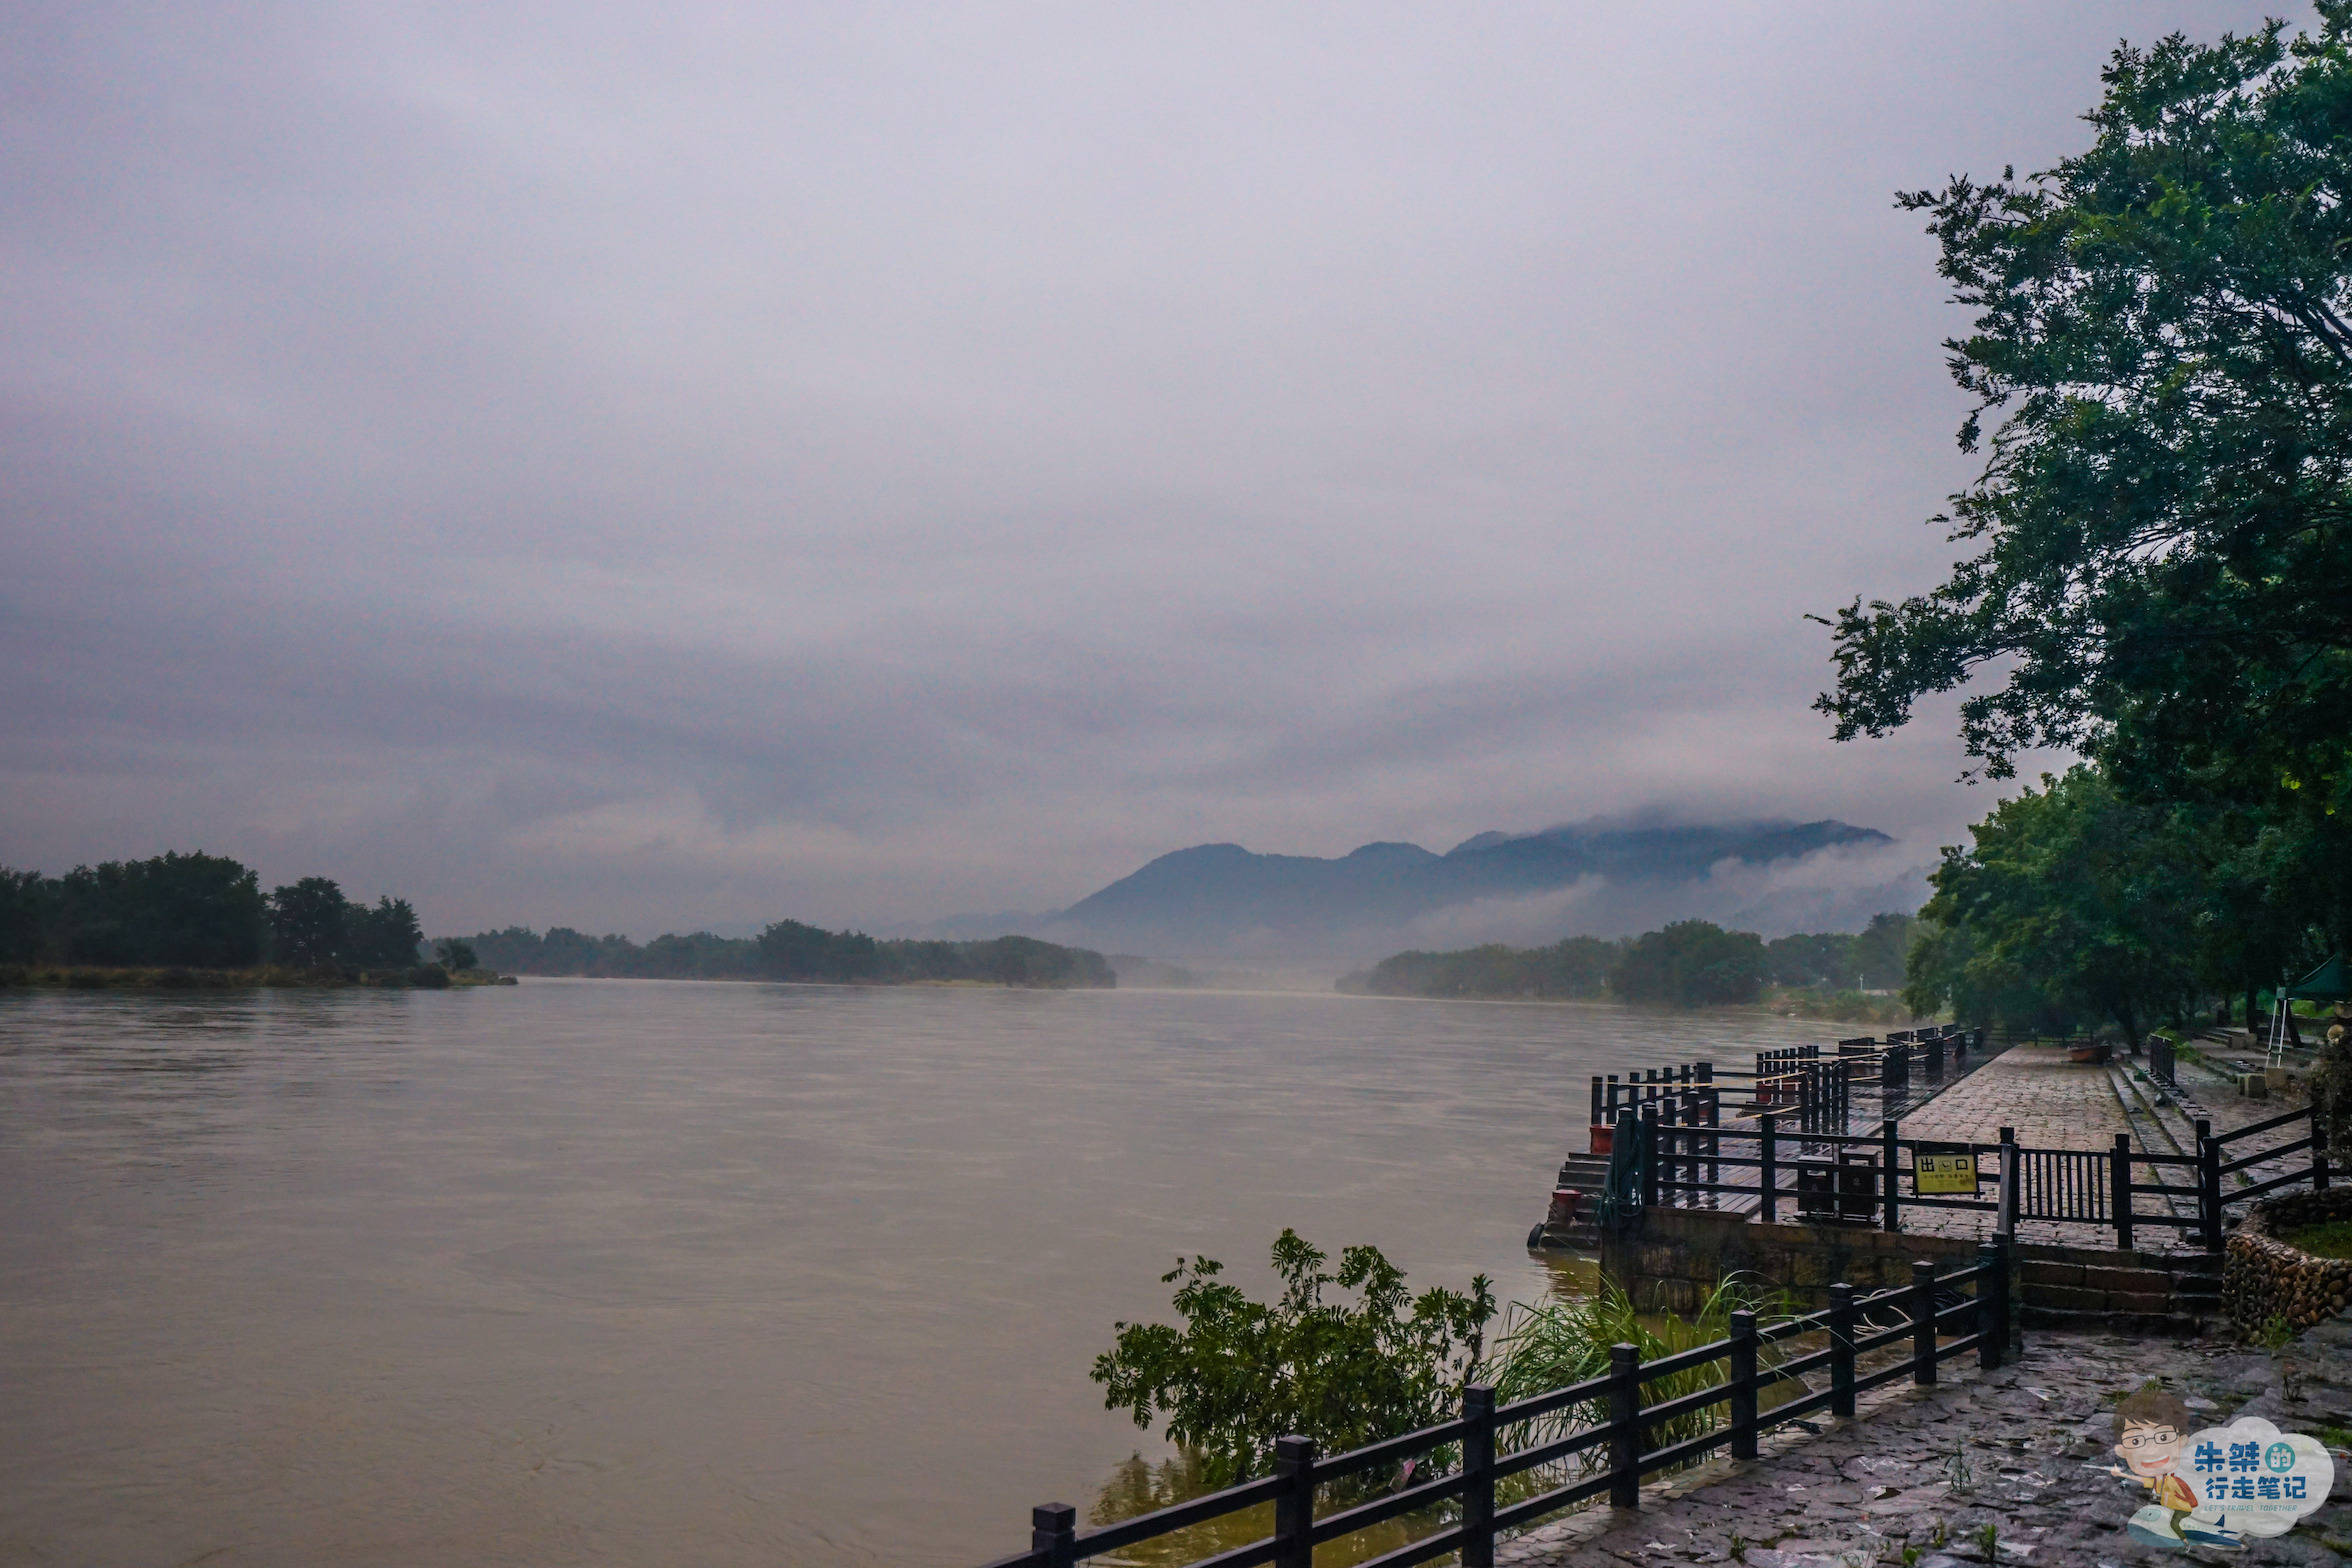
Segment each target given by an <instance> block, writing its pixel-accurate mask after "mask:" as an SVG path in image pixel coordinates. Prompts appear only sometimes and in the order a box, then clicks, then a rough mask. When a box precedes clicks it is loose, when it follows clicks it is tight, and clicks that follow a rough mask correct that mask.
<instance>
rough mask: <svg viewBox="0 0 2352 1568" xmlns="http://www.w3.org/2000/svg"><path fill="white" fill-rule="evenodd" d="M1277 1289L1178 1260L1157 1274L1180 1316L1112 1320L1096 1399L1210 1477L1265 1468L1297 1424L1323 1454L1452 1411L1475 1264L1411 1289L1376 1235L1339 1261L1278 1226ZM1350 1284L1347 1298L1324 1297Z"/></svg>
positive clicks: (1468, 1336)
mask: <svg viewBox="0 0 2352 1568" xmlns="http://www.w3.org/2000/svg"><path fill="white" fill-rule="evenodd" d="M1272 1257H1273V1263H1274V1271H1275V1273H1276V1274H1277V1275H1279V1276H1280V1277H1281V1280H1282V1292H1281V1294H1280V1295H1279V1296H1278V1297H1277V1298H1276V1299H1275V1300H1273V1301H1271V1302H1259V1301H1253V1300H1251V1299H1250V1298H1249V1297H1248V1295H1247V1294H1245V1293H1244V1292H1243V1291H1242V1290H1241V1288H1240V1287H1239V1286H1237V1285H1234V1284H1231V1283H1230V1282H1228V1281H1227V1280H1226V1279H1225V1278H1224V1277H1223V1276H1224V1265H1222V1264H1220V1263H1219V1262H1217V1261H1216V1260H1215V1259H1214V1258H1206V1257H1196V1258H1190V1259H1179V1260H1178V1261H1177V1265H1176V1267H1175V1269H1174V1270H1172V1271H1171V1272H1169V1273H1167V1274H1164V1275H1162V1276H1161V1283H1163V1284H1174V1285H1175V1286H1176V1292H1175V1296H1174V1300H1173V1302H1172V1305H1173V1306H1174V1307H1175V1309H1176V1313H1177V1315H1178V1316H1179V1317H1180V1318H1182V1319H1183V1321H1184V1326H1183V1327H1182V1328H1176V1327H1173V1326H1171V1325H1169V1324H1165V1323H1120V1324H1118V1325H1117V1332H1118V1339H1117V1342H1116V1344H1115V1345H1114V1346H1113V1348H1112V1349H1110V1350H1109V1351H1106V1352H1105V1353H1104V1354H1103V1355H1101V1356H1100V1357H1098V1358H1097V1359H1096V1361H1095V1363H1094V1370H1093V1373H1092V1374H1091V1375H1092V1377H1093V1379H1094V1381H1096V1382H1097V1383H1100V1384H1102V1385H1103V1387H1104V1396H1103V1402H1104V1404H1105V1406H1106V1407H1108V1408H1110V1409H1113V1410H1126V1411H1128V1412H1130V1413H1131V1414H1132V1415H1133V1416H1134V1418H1135V1424H1136V1425H1137V1426H1139V1427H1145V1428H1149V1427H1150V1426H1151V1425H1152V1423H1153V1422H1154V1421H1155V1420H1159V1421H1161V1422H1162V1429H1163V1430H1164V1432H1165V1433H1166V1435H1167V1437H1168V1438H1169V1440H1170V1441H1172V1442H1174V1443H1176V1444H1177V1445H1178V1446H1179V1447H1181V1448H1183V1449H1184V1450H1186V1451H1187V1453H1188V1455H1191V1456H1196V1457H1197V1458H1198V1460H1199V1463H1200V1468H1201V1473H1202V1478H1203V1480H1204V1481H1205V1482H1206V1484H1207V1485H1209V1486H1211V1487H1222V1486H1230V1485H1233V1484H1234V1483H1236V1482H1239V1481H1242V1480H1246V1479H1247V1478H1249V1477H1250V1476H1252V1475H1256V1474H1259V1473H1261V1472H1262V1471H1264V1470H1265V1469H1266V1468H1267V1467H1268V1465H1269V1463H1270V1461H1271V1458H1272V1455H1273V1448H1274V1440H1275V1439H1276V1438H1277V1437H1282V1436H1285V1435H1288V1434H1292V1433H1296V1434H1299V1435H1301V1436H1305V1437H1311V1438H1313V1439H1315V1441H1316V1442H1317V1443H1318V1444H1319V1445H1321V1447H1322V1449H1323V1451H1324V1452H1325V1453H1337V1452H1339V1451H1341V1450H1344V1449H1349V1448H1359V1447H1362V1446H1363V1445H1365V1444H1367V1443H1374V1442H1378V1441H1379V1440H1380V1439H1382V1438H1384V1437H1394V1436H1396V1435H1398V1434H1400V1433H1403V1432H1410V1431H1412V1430H1414V1429H1415V1428H1417V1427H1424V1426H1430V1425H1434V1424H1435V1423H1437V1422H1439V1421H1446V1420H1451V1419H1452V1418H1453V1417H1454V1416H1455V1415H1456V1414H1458V1413H1459V1409H1460V1399H1461V1390H1462V1386H1463V1385H1464V1384H1465V1383H1467V1382H1468V1381H1469V1378H1470V1374H1471V1371H1472V1370H1473V1368H1475V1367H1476V1365H1477V1363H1478V1358H1479V1354H1480V1351H1481V1349H1482V1346H1483V1340H1484V1335H1485V1331H1486V1324H1487V1322H1488V1321H1489V1320H1490V1319H1491V1318H1493V1316H1494V1314H1495V1300H1494V1293H1493V1291H1492V1290H1491V1288H1490V1287H1489V1283H1488V1280H1487V1278H1486V1276H1485V1275H1483V1274H1481V1275H1478V1276H1476V1277H1475V1278H1473V1279H1472V1280H1471V1281H1470V1288H1469V1290H1468V1291H1466V1292H1457V1291H1451V1290H1446V1289H1443V1288H1442V1287H1439V1288H1432V1289H1429V1290H1425V1291H1423V1292H1422V1293H1421V1294H1420V1295H1418V1296H1413V1295H1411V1294H1410V1293H1409V1292H1408V1291H1407V1290H1406V1289H1405V1276H1404V1274H1403V1272H1402V1271H1401V1270H1399V1269H1398V1268H1397V1267H1396V1266H1395V1265H1394V1264H1392V1263H1390V1262H1389V1261H1388V1259H1387V1258H1386V1257H1384V1256H1382V1254H1381V1252H1380V1250H1379V1249H1378V1248H1377V1247H1368V1246H1364V1247H1350V1248H1348V1249H1347V1250H1346V1251H1345V1252H1343V1253H1342V1254H1341V1255H1340V1263H1339V1269H1338V1271H1337V1272H1336V1273H1334V1272H1331V1271H1328V1270H1326V1269H1325V1268H1324V1264H1325V1263H1326V1262H1327V1261H1328V1259H1327V1257H1326V1255H1325V1254H1324V1253H1323V1252H1321V1251H1320V1250H1318V1249H1317V1248H1315V1247H1313V1246H1311V1245H1309V1244H1308V1243H1307V1242H1305V1241H1303V1240H1301V1239H1300V1237H1299V1235H1298V1233H1297V1232H1296V1231H1293V1230H1288V1229H1285V1230H1284V1231H1283V1232H1282V1234H1281V1235H1280V1236H1279V1237H1278V1238H1276V1240H1275V1242H1274V1246H1273V1249H1272ZM1335 1290H1339V1291H1354V1292H1356V1293H1357V1300H1356V1302H1355V1303H1354V1304H1353V1305H1351V1304H1349V1303H1347V1302H1345V1301H1333V1300H1329V1299H1327V1297H1328V1296H1329V1294H1330V1293H1331V1292H1333V1291H1335Z"/></svg>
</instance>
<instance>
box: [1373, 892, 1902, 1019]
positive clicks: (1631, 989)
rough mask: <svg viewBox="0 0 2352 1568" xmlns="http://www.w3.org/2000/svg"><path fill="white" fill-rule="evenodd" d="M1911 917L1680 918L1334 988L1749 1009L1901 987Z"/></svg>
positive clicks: (1458, 955) (1386, 969)
mask: <svg viewBox="0 0 2352 1568" xmlns="http://www.w3.org/2000/svg"><path fill="white" fill-rule="evenodd" d="M1916 923H1917V922H1916V921H1915V920H1914V918H1913V917H1912V916H1910V915H1880V916H1878V917H1877V918H1875V919H1874V920H1872V921H1871V922H1870V926H1869V928H1868V929H1867V930H1865V931H1862V932H1860V933H1847V932H1809V933H1803V934H1799V935H1796V936H1784V937H1779V938H1776V939H1775V940H1773V941H1770V942H1767V941H1765V940H1764V939H1763V938H1762V937H1760V936H1758V935H1757V934H1756V933H1754V932H1753V931H1726V930H1724V929H1723V928H1722V927H1721V926H1718V925H1716V924H1714V923H1713V922H1711V921H1706V920H1682V921H1677V922H1675V923H1674V924H1673V925H1670V926H1667V927H1666V928H1665V929H1663V930H1660V931H1646V932H1644V933H1642V934H1641V935H1640V936H1637V937H1627V938H1619V939H1616V940H1608V939H1604V938H1601V937H1595V936H1572V937H1569V938H1568V939H1567V940H1566V941H1563V942H1556V943H1554V944H1553V945H1551V946H1550V947H1532V948H1530V947H1506V946H1504V945H1502V944H1501V943H1488V944H1487V945H1486V946H1484V947H1471V948H1463V949H1460V950H1458V951H1455V952H1448V953H1423V952H1410V953H1398V954H1395V955H1393V956H1392V957H1388V958H1384V959H1382V960H1381V961H1380V962H1379V963H1377V964H1374V965H1373V966H1372V967H1371V968H1370V969H1369V970H1365V971H1363V972H1360V973H1357V974H1352V975H1349V976H1347V977H1346V978H1345V979H1343V980H1341V981H1340V982H1339V989H1341V990H1342V991H1346V992H1350V993H1352V994H1356V995H1364V996H1458V997H1480V998H1490V999H1501V998H1536V999H1542V1000H1550V1001H1573V1000H1582V999H1591V998H1597V997H1602V996H1614V997H1616V998H1618V999H1619V1000H1620V1001H1627V1002H1665V1003H1670V1004H1672V1005H1675V1006H1681V1007H1703V1006H1711V1005H1723V1004H1728V1003H1737V1002H1753V1001H1755V1000H1756V999H1757V998H1758V997H1760V996H1761V995H1763V993H1764V988H1765V986H1767V985H1781V986H1789V987H1795V988H1819V989H1827V990H1853V989H1856V988H1858V987H1860V986H1862V985H1864V984H1866V983H1869V982H1872V981H1875V982H1876V983H1877V985H1879V986H1881V987H1891V986H1893V985H1895V984H1897V983H1898V982H1899V981H1900V980H1901V978H1902V975H1903V959H1904V954H1905V952H1906V950H1907V949H1908V948H1909V946H1910V942H1911V933H1912V927H1913V926H1914V925H1915V924H1916Z"/></svg>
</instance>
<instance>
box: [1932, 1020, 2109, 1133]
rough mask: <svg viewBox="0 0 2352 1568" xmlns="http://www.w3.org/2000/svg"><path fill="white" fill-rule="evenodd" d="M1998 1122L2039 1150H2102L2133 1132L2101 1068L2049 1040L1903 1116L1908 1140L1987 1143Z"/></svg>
mask: <svg viewBox="0 0 2352 1568" xmlns="http://www.w3.org/2000/svg"><path fill="white" fill-rule="evenodd" d="M2004 1127H2014V1128H2016V1129H2017V1141H2018V1142H2019V1143H2022V1144H2027V1145H2030V1146H2031V1147H2034V1148H2037V1149H2104V1148H2108V1147H2110V1146H2112V1145H2113V1144H2114V1142H2115V1135H2116V1134H2117V1133H2119V1132H2129V1131H2131V1123H2130V1122H2129V1121H2128V1120H2127V1119H2126V1118H2125V1116H2124V1114H2123V1106H2122V1105H2121V1103H2119V1102H2118V1101H2117V1100H2116V1098H2115V1091H2114V1089H2113V1088H2112V1087H2110V1086H2109V1084H2108V1082H2107V1069H2106V1068H2104V1067H2101V1066H2098V1065H2096V1064H2093V1063H2088V1062H2084V1063H2075V1062H2069V1061H2068V1060H2067V1059H2066V1053H2065V1051H2063V1050H2061V1049H2060V1048H2058V1047H2056V1046H2050V1045H2013V1046H2011V1047H2010V1048H2009V1049H2008V1050H2006V1051H2003V1052H2002V1053H2001V1054H2000V1055H1999V1056H1996V1057H1994V1058H1993V1059H1992V1060H1991V1061H1989V1062H1987V1063H1985V1064H1984V1065H1983V1066H1982V1067H1980V1068H1978V1069H1977V1070H1976V1071H1975V1072H1973V1073H1970V1074H1969V1075H1968V1076H1967V1077H1965V1078H1963V1079H1961V1080H1960V1081H1959V1082H1958V1083H1956V1084H1954V1085H1952V1087H1951V1088H1949V1089H1946V1090H1945V1091H1944V1092H1943V1093H1942V1094H1939V1095H1937V1096H1936V1097H1935V1098H1934V1099H1932V1100H1930V1101H1928V1102H1927V1104H1926V1105H1924V1106H1922V1107H1921V1108H1920V1110H1919V1111H1918V1113H1917V1114H1916V1115H1913V1116H1909V1117H1906V1118H1904V1121H1903V1136H1904V1137H1906V1138H1949V1139H1951V1140H1952V1141H1954V1142H1956V1143H1958V1142H1967V1143H1991V1142H1993V1141H1995V1140H1996V1139H1998V1138H1999V1137H2000V1135H2001V1129H2002V1128H2004Z"/></svg>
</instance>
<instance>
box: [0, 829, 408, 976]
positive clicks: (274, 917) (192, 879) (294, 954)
mask: <svg viewBox="0 0 2352 1568" xmlns="http://www.w3.org/2000/svg"><path fill="white" fill-rule="evenodd" d="M422 940H423V937H422V934H421V932H420V931H419V929H418V925H417V916H416V911H415V909H414V908H412V907H411V906H410V905H409V902H408V901H407V900H406V899H401V898H390V897H382V898H378V899H377V900H376V902H375V903H374V904H372V905H368V904H355V903H353V902H351V901H350V900H348V899H346V898H345V897H344V896H343V890H342V889H341V888H340V887H338V886H336V884H335V883H334V882H333V881H331V880H330V879H328V878H326V877H304V878H303V879H301V880H300V881H298V882H291V883H288V884H286V885H285V886H283V887H280V888H278V889H277V890H276V891H274V892H272V893H271V894H269V895H268V896H267V897H264V896H263V894H262V892H261V887H260V883H259V880H258V878H256V876H255V875H254V873H253V872H252V870H251V869H249V868H248V867H246V866H243V865H240V864H239V863H238V862H236V861H234V860H231V859H229V858H227V857H226V856H222V855H205V854H192V855H182V854H165V855H157V856H155V857H154V858H153V859H150V860H109V861H106V862H105V863H103V864H101V865H97V866H76V867H75V868H74V869H73V870H71V871H68V872H67V873H65V874H64V875H63V876H58V877H45V876H43V875H41V874H40V873H39V872H37V871H10V870H7V869H5V868H0V963H12V964H30V963H47V964H68V965H79V966H88V967H92V968H138V969H146V968H157V969H163V968H182V969H245V968H250V967H251V966H253V965H255V964H257V963H260V962H262V961H263V960H264V959H265V958H266V959H267V960H268V961H270V962H272V963H279V964H285V965H287V966H289V967H292V968H298V969H320V968H334V967H348V968H358V969H368V970H385V969H408V968H410V967H411V966H413V965H414V964H415V963H416V961H417V949H418V945H419V944H420V943H421V942H422Z"/></svg>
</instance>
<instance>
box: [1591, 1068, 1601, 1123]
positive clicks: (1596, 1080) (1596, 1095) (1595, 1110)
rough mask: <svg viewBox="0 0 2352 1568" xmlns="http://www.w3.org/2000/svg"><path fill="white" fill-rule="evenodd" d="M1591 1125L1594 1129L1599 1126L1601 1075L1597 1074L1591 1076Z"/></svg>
mask: <svg viewBox="0 0 2352 1568" xmlns="http://www.w3.org/2000/svg"><path fill="white" fill-rule="evenodd" d="M1592 1125H1593V1126H1595V1127H1598V1126H1600V1125H1601V1075H1600V1074H1599V1073H1594V1074H1593V1081H1592Z"/></svg>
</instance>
